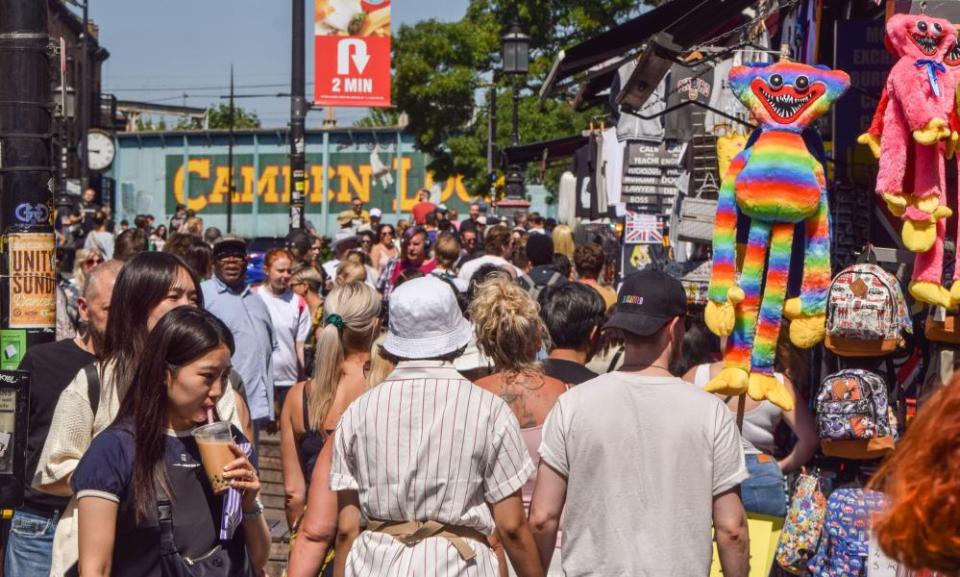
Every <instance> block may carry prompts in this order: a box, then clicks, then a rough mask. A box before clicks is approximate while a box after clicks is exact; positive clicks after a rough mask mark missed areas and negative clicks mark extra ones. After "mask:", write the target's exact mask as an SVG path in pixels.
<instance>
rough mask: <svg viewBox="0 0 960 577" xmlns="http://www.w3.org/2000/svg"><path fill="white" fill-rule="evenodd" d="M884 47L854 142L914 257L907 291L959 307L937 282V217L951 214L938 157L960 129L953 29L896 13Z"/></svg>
mask: <svg viewBox="0 0 960 577" xmlns="http://www.w3.org/2000/svg"><path fill="white" fill-rule="evenodd" d="M884 43H885V44H886V46H887V49H888V50H889V51H890V52H891V53H892V54H893V55H894V56H896V57H897V58H898V60H897V63H896V64H895V65H894V67H893V69H892V70H891V71H890V76H889V77H888V78H887V85H886V87H885V88H884V91H883V94H882V95H881V98H880V103H879V104H878V106H877V110H876V112H875V113H874V117H873V122H871V124H870V128H869V130H868V131H867V133H866V134H863V135H861V136H860V138H859V139H858V140H859V141H860V142H862V143H864V144H867V145H869V146H870V148H871V150H872V151H873V153H874V155H875V156H876V157H877V158H878V159H880V171H879V174H878V175H877V193H879V194H880V195H882V197H883V199H884V201H885V202H886V203H887V207H888V208H889V209H890V211H891V212H892V213H893V214H894V215H896V216H899V217H901V218H902V219H903V221H904V223H903V229H902V232H901V236H902V238H903V242H904V245H905V246H906V247H907V248H908V249H910V250H912V251H914V252H917V253H919V254H917V256H916V259H915V261H914V265H913V279H912V282H911V283H910V294H911V295H913V297H914V298H915V299H917V300H918V301H920V302H925V303H928V304H932V305H938V306H943V307H947V308H951V307H952V306H955V305H956V304H957V303H958V302H960V283H957V282H954V285H953V288H952V289H951V291H947V289H945V288H943V286H942V284H941V281H942V276H943V243H944V240H945V237H946V223H945V221H944V219H946V218H949V216H950V214H951V211H950V209H949V208H948V207H947V200H946V191H945V188H946V187H945V182H944V158H945V156H946V157H950V156H952V155H953V152H954V149H955V147H956V145H957V130H958V127H960V123H958V120H957V114H956V111H955V110H954V108H955V107H954V94H955V91H956V85H957V81H958V80H960V47H958V45H957V38H956V31H955V28H954V26H953V25H952V24H951V23H950V22H948V21H946V20H943V19H940V18H931V17H929V16H923V15H914V16H911V15H906V14H898V15H895V16H893V17H892V18H891V19H890V20H889V21H888V22H887V35H886V37H885V38H884ZM948 136H949V137H950V138H949V139H948V140H947V142H946V146H943V145H941V144H940V142H939V141H940V139H943V138H947V137H948ZM958 254H960V253H958ZM957 271H958V274H960V269H957ZM954 278H955V279H956V278H957V276H956V275H955V277H954Z"/></svg>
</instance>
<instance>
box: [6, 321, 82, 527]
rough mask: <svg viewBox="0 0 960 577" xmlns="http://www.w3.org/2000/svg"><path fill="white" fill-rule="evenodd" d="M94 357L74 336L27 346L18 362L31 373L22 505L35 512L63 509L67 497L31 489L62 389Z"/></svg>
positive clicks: (68, 499) (21, 367)
mask: <svg viewBox="0 0 960 577" xmlns="http://www.w3.org/2000/svg"><path fill="white" fill-rule="evenodd" d="M96 360H97V358H96V357H94V356H93V355H91V354H90V353H88V352H86V351H85V350H83V349H81V348H80V347H78V346H77V343H76V342H74V340H73V339H66V340H63V341H58V342H55V343H46V344H42V345H36V346H33V347H30V348H29V349H28V350H27V354H26V355H25V356H24V357H23V360H22V361H20V370H21V371H27V372H29V373H30V421H29V422H30V426H29V427H28V429H27V471H26V473H27V477H26V481H27V485H28V486H27V489H26V492H25V493H24V501H23V503H24V507H26V508H28V509H32V510H33V512H35V513H43V512H44V511H47V512H49V513H52V511H54V510H58V511H61V512H62V511H63V510H64V509H65V508H66V506H67V503H69V502H70V498H69V497H56V496H54V495H49V494H47V493H42V492H40V491H36V490H34V489H32V488H30V486H29V484H30V481H32V480H33V476H34V474H36V472H37V465H38V464H39V462H40V453H41V452H42V451H43V444H44V443H45V442H46V440H47V431H49V430H50V421H51V420H53V411H54V409H56V408H57V401H58V400H59V399H60V393H62V392H63V390H64V389H65V388H67V385H69V384H70V381H72V380H73V377H75V376H76V374H77V373H78V372H80V369H82V368H83V367H85V366H87V365H89V364H90V363H93V362H95V361H96Z"/></svg>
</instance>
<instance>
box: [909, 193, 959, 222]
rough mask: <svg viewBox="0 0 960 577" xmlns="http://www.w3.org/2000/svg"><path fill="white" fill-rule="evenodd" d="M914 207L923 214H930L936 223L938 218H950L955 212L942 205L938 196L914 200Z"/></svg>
mask: <svg viewBox="0 0 960 577" xmlns="http://www.w3.org/2000/svg"><path fill="white" fill-rule="evenodd" d="M914 205H915V206H916V207H917V208H918V209H920V210H922V211H923V212H926V213H929V214H930V216H931V217H932V218H931V220H933V221H936V220H937V219H938V218H950V217H951V216H953V211H952V210H950V207H949V206H946V205H943V204H940V198H939V197H936V196H926V197H923V198H917V199H914Z"/></svg>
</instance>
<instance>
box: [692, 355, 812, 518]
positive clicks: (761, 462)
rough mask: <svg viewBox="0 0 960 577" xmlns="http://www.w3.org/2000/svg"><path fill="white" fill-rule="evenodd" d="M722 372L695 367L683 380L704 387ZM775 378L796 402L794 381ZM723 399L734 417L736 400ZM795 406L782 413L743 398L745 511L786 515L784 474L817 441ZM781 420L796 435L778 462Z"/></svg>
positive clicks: (808, 419) (717, 367) (806, 415)
mask: <svg viewBox="0 0 960 577" xmlns="http://www.w3.org/2000/svg"><path fill="white" fill-rule="evenodd" d="M782 352H783V351H782V350H781V351H778V353H782ZM778 356H780V355H778ZM722 369H723V363H722V362H716V363H710V364H702V365H697V366H695V367H693V368H692V369H690V370H689V371H687V374H686V375H684V380H686V381H688V382H692V383H694V384H695V385H697V386H698V387H700V388H703V387H705V386H706V385H707V383H708V382H709V381H710V379H712V378H714V377H716V376H717V375H718V374H720V371H721V370H722ZM774 377H776V379H777V380H778V381H780V382H781V383H783V384H784V386H785V387H786V389H787V391H789V393H790V394H791V395H792V396H793V398H794V399H797V393H796V390H795V389H794V387H793V382H791V381H790V379H789V378H788V377H787V376H786V375H784V374H783V373H779V372H777V373H774ZM722 398H723V399H724V402H725V403H726V405H727V407H728V408H729V409H730V410H731V411H732V412H733V413H734V414H736V412H737V404H738V402H739V398H738V397H722ZM801 401H802V399H801ZM794 405H795V406H794V409H793V410H792V411H784V410H783V409H781V408H780V407H778V406H776V405H774V404H773V403H771V402H770V401H768V400H763V401H760V402H757V401H754V400H753V399H751V398H750V397H749V396H748V397H746V404H745V406H744V411H745V412H744V416H743V430H742V431H741V437H742V439H743V452H744V454H745V456H746V460H747V470H749V471H750V478H749V479H747V480H746V481H744V482H743V484H742V485H740V492H741V497H742V499H743V507H744V509H746V510H747V512H750V513H760V514H764V515H773V516H776V517H784V516H786V514H787V499H786V492H785V487H784V482H783V475H784V473H790V472H793V471H796V470H798V469H800V467H802V466H803V465H805V464H806V463H807V461H809V460H810V458H811V457H813V454H814V453H816V451H817V446H818V444H819V441H818V439H817V433H816V430H815V429H814V426H813V416H812V415H811V414H810V409H809V408H807V405H806V404H805V403H803V402H797V403H794ZM781 421H783V422H785V423H787V426H789V427H790V429H791V430H792V431H793V433H794V434H795V435H796V436H797V443H796V445H794V447H793V450H792V451H790V453H789V454H787V456H785V457H784V458H782V459H780V460H779V461H778V460H777V459H776V458H774V456H773V455H774V452H775V451H776V442H775V440H774V434H775V432H776V430H777V427H779V426H780V422H781Z"/></svg>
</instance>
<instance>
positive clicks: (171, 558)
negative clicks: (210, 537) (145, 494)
mask: <svg viewBox="0 0 960 577" xmlns="http://www.w3.org/2000/svg"><path fill="white" fill-rule="evenodd" d="M154 491H155V492H156V495H157V519H158V520H159V521H160V570H161V574H162V575H163V577H229V576H230V575H231V574H232V573H233V572H232V571H231V560H230V556H229V554H228V553H227V551H226V550H225V549H224V548H223V547H221V546H220V544H219V543H218V544H217V545H216V546H214V548H213V549H211V550H210V551H208V552H206V553H204V554H203V555H201V556H200V557H198V558H196V559H189V558H187V557H184V556H183V555H181V554H180V552H179V551H178V550H177V544H176V543H175V542H174V539H173V504H172V503H171V502H170V496H169V495H168V494H167V491H166V489H165V488H164V487H163V483H161V482H160V481H159V480H156V481H154Z"/></svg>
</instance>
